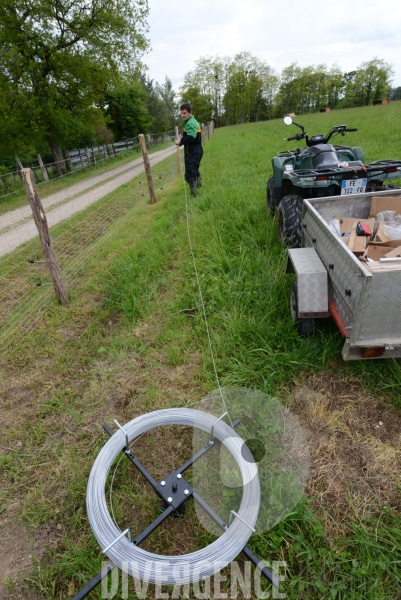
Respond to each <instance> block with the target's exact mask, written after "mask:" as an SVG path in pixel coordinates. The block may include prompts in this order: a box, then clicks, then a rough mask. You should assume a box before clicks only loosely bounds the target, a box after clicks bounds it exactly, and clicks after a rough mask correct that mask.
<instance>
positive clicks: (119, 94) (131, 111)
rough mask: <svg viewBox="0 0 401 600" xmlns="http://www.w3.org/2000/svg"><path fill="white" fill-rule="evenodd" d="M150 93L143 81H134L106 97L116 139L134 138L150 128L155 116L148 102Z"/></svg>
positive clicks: (108, 113) (106, 110)
mask: <svg viewBox="0 0 401 600" xmlns="http://www.w3.org/2000/svg"><path fill="white" fill-rule="evenodd" d="M147 100H148V94H147V92H146V90H145V89H144V87H143V85H142V82H141V81H135V80H134V81H132V82H131V83H126V84H125V85H124V86H121V87H120V88H118V89H116V90H114V91H112V92H111V93H109V94H108V95H107V96H106V98H105V102H106V109H105V114H106V116H107V117H109V119H110V120H109V126H110V129H111V130H112V132H113V134H114V137H115V140H116V141H120V140H122V139H124V138H132V137H134V136H136V135H138V133H144V132H147V131H148V130H149V127H150V126H151V125H152V123H153V118H152V117H151V116H150V115H149V112H148V109H147V106H146V103H147Z"/></svg>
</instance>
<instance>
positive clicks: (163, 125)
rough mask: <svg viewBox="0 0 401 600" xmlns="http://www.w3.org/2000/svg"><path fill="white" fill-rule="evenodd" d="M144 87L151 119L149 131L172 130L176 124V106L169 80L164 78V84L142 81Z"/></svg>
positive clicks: (151, 80)
mask: <svg viewBox="0 0 401 600" xmlns="http://www.w3.org/2000/svg"><path fill="white" fill-rule="evenodd" d="M144 87H145V89H146V91H147V93H148V102H147V108H148V111H149V114H150V115H151V116H152V118H153V124H152V126H151V128H150V131H151V132H152V133H163V132H165V131H169V130H171V129H173V128H174V127H175V125H176V124H177V122H178V106H177V102H176V99H175V98H176V93H175V91H174V90H173V84H172V83H171V81H170V79H169V78H168V77H166V79H165V82H164V84H159V83H157V82H156V83H153V79H148V80H144Z"/></svg>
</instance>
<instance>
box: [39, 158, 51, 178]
mask: <svg viewBox="0 0 401 600" xmlns="http://www.w3.org/2000/svg"><path fill="white" fill-rule="evenodd" d="M38 163H39V167H40V170H41V171H42V175H43V179H44V180H45V181H49V175H48V173H47V170H46V167H45V165H44V164H43V160H42V157H41V156H40V154H38Z"/></svg>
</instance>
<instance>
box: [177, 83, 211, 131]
mask: <svg viewBox="0 0 401 600" xmlns="http://www.w3.org/2000/svg"><path fill="white" fill-rule="evenodd" d="M180 94H181V102H189V103H190V104H191V106H192V111H193V113H194V115H195V116H196V118H197V120H198V121H199V122H200V123H209V121H211V120H212V118H213V113H214V110H215V105H214V102H213V97H212V96H211V95H210V94H202V92H201V89H200V88H199V87H196V86H193V87H187V88H185V87H184V86H183V87H182V88H181V89H180Z"/></svg>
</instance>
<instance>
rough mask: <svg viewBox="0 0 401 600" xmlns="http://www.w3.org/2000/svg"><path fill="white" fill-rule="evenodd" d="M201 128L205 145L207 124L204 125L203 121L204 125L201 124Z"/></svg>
mask: <svg viewBox="0 0 401 600" xmlns="http://www.w3.org/2000/svg"><path fill="white" fill-rule="evenodd" d="M201 130H202V144H203V146H204V145H205V144H206V136H205V125H204V123H202V125H201Z"/></svg>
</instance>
